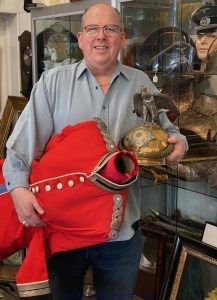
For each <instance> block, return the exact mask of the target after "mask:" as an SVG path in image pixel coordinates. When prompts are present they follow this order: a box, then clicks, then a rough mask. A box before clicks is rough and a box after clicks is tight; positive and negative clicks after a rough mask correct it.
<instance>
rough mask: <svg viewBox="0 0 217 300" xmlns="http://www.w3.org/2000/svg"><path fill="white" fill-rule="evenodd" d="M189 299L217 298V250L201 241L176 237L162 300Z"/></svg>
mask: <svg viewBox="0 0 217 300" xmlns="http://www.w3.org/2000/svg"><path fill="white" fill-rule="evenodd" d="M213 297H215V298H213ZM187 299H191V300H210V299H217V251H216V248H214V247H211V246H208V245H206V244H203V243H202V242H200V241H199V240H193V239H190V238H187V237H184V236H176V238H175V241H174V244H173V249H172V253H171V257H170V262H169V265H168V269H167V275H166V277H165V280H164V283H163V287H162V290H161V295H160V300H187Z"/></svg>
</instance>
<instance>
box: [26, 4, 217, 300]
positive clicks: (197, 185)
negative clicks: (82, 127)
mask: <svg viewBox="0 0 217 300" xmlns="http://www.w3.org/2000/svg"><path fill="white" fill-rule="evenodd" d="M97 2H99V1H93V0H83V1H79V2H74V3H68V4H63V5H55V6H53V7H45V8H40V9H33V10H32V12H31V17H32V53H33V82H36V81H37V80H38V78H39V77H40V75H41V72H43V71H44V70H47V69H49V68H52V67H55V66H57V65H63V64H69V63H73V62H75V61H78V60H79V59H81V58H82V54H81V52H80V50H79V48H78V45H77V39H76V34H77V32H78V30H79V28H80V20H81V16H82V13H83V12H84V10H85V9H86V8H88V7H89V6H90V5H92V4H94V3H97ZM100 2H104V3H108V4H111V5H113V6H114V7H116V8H117V9H118V10H119V11H120V14H121V19H122V22H123V25H124V29H125V31H126V35H127V39H126V46H125V48H124V49H123V50H122V52H121V54H120V60H121V61H122V62H123V63H124V64H126V65H129V66H131V67H134V68H137V69H140V70H142V71H144V72H146V73H147V74H148V76H149V77H150V79H151V80H152V81H153V83H154V84H155V85H156V86H157V87H158V88H159V91H161V92H162V93H165V94H167V95H169V96H170V98H171V100H172V101H174V103H175V104H176V105H177V107H178V109H179V113H180V114H179V115H172V114H170V112H168V117H169V118H170V120H171V121H172V122H174V123H175V124H176V125H178V126H179V127H180V130H181V131H182V132H183V134H185V135H186V137H187V139H188V142H189V151H188V152H187V154H186V156H185V157H184V159H183V160H182V161H181V163H180V165H179V166H178V168H168V167H165V166H158V167H155V168H142V175H143V178H142V182H141V185H142V190H143V202H142V216H141V218H142V226H143V234H144V243H147V241H148V240H149V239H150V238H151V239H154V240H158V242H159V243H160V244H159V243H158V244H159V245H158V246H160V248H159V249H162V243H161V242H162V241H163V249H167V246H166V245H165V243H166V242H165V241H166V240H168V241H169V243H170V242H172V240H173V238H174V236H175V234H176V233H177V232H178V233H181V234H184V235H187V236H190V237H193V238H196V239H197V240H201V235H202V232H203V226H204V224H205V222H206V221H209V222H213V223H216V222H217V179H216V178H217V163H216V161H217V148H216V132H217V130H216V127H217V125H216V122H217V119H216V116H215V115H216V112H215V109H213V110H212V112H211V113H210V110H209V107H210V106H211V107H215V105H216V104H215V100H217V99H216V98H217V96H216V95H215V93H213V94H212V95H211V98H212V99H211V100H212V101H211V102H210V103H212V104H210V106H209V105H205V104H204V103H205V100H206V99H205V98H206V97H205V98H204V96H203V97H201V95H205V96H207V94H206V90H205V83H207V79H208V78H210V76H215V71H213V70H212V71H210V70H206V72H202V71H201V70H200V66H201V62H200V61H199V60H198V58H197V53H196V48H195V40H196V29H195V24H194V23H193V22H192V20H191V15H192V13H193V12H194V11H195V10H196V9H198V8H200V7H202V6H203V5H206V4H209V5H214V1H194V0H190V1H189V0H183V1H181V0H157V1H152V0H136V1H128V0H125V1H124V0H116V1H100ZM214 43H215V41H214ZM204 82H205V83H204ZM203 88H204V91H203ZM198 91H200V93H198ZM208 96H210V94H209V95H208ZM207 103H208V102H207ZM202 107H203V109H204V110H203V111H201V109H202ZM189 110H190V112H191V113H192V114H191V113H189ZM126 118H127V116H126ZM210 118H211V119H210ZM204 124H206V126H205V127H206V128H205V127H204ZM204 128H205V133H204ZM149 229H150V231H149ZM146 237H147V239H146ZM148 248H149V247H147V248H146V249H147V250H145V253H144V254H145V255H146V256H147V257H149V256H150V253H151V251H153V248H152V247H150V251H149V250H148ZM169 248H170V247H168V249H169ZM159 249H158V250H159ZM165 251H167V250H165ZM165 251H164V253H165ZM156 253H157V254H156V256H155V258H153V260H157V259H160V258H159V253H161V251H156ZM161 258H162V256H161ZM157 266H164V263H162V261H161V262H160V263H159V261H158V264H157ZM147 270H148V268H147ZM155 271H156V270H155ZM157 271H158V272H161V271H163V272H164V270H163V269H161V270H157ZM141 272H143V273H144V272H146V270H145V269H142V271H141ZM148 273H149V274H150V270H149V271H147V274H148ZM152 273H153V272H151V274H152ZM143 275H144V274H143ZM152 275H153V274H152ZM152 275H151V276H152ZM158 275H159V274H158ZM159 278H160V279H159ZM162 280H163V279H162V277H159V276H158V277H157V279H156V277H155V287H154V290H153V294H152V295H150V291H149V292H148V293H149V295H148V294H147V293H146V291H145V290H142V289H141V286H140V287H139V290H140V296H142V298H143V299H157V297H158V296H159V289H160V287H161V285H162ZM140 281H141V280H140ZM156 285H157V286H156ZM144 286H145V284H144ZM156 291H157V292H156ZM156 293H157V294H156Z"/></svg>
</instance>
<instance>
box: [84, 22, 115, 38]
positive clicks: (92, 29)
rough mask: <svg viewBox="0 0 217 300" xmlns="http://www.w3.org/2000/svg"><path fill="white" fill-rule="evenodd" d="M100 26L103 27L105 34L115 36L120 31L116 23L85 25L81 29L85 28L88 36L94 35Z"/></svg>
mask: <svg viewBox="0 0 217 300" xmlns="http://www.w3.org/2000/svg"><path fill="white" fill-rule="evenodd" d="M100 28H103V31H104V33H105V34H106V35H107V36H116V35H117V34H118V33H119V32H120V27H119V26H118V25H113V24H111V25H104V26H100V25H87V26H85V27H84V28H83V29H82V30H85V31H86V33H87V34H88V35H89V36H96V35H97V34H98V33H99V31H100Z"/></svg>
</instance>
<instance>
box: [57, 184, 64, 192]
mask: <svg viewBox="0 0 217 300" xmlns="http://www.w3.org/2000/svg"><path fill="white" fill-rule="evenodd" d="M62 188H63V185H62V183H61V182H59V183H58V184H57V189H58V190H61V189H62Z"/></svg>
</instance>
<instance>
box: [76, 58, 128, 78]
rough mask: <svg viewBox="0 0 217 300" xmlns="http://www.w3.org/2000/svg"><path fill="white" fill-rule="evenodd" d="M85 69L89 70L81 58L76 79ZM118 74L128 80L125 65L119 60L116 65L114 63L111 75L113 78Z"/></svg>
mask: <svg viewBox="0 0 217 300" xmlns="http://www.w3.org/2000/svg"><path fill="white" fill-rule="evenodd" d="M85 71H89V70H88V67H87V65H86V63H85V61H84V59H82V60H81V61H80V62H79V66H78V72H77V79H79V78H80V77H81V76H82V74H83V73H84V72H85ZM89 72H90V71H89ZM119 75H123V76H124V77H125V78H126V79H127V80H128V81H129V80H130V78H129V74H128V72H127V69H126V67H125V66H124V65H123V64H121V63H120V62H119V61H117V65H116V69H115V72H114V75H113V79H114V78H116V77H118V76H119Z"/></svg>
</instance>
